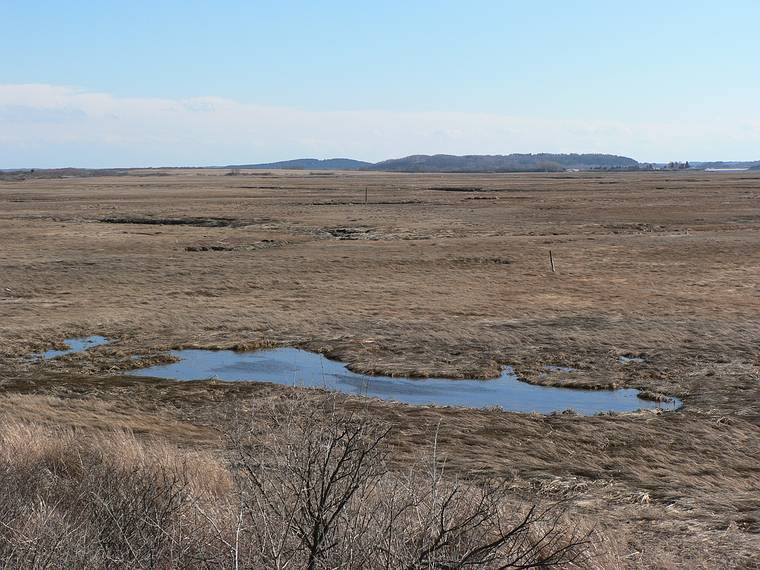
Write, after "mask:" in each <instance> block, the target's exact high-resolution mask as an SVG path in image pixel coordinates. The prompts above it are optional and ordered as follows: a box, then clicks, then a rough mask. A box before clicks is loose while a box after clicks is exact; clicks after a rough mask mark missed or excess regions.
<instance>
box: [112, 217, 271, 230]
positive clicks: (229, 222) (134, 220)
mask: <svg viewBox="0 0 760 570" xmlns="http://www.w3.org/2000/svg"><path fill="white" fill-rule="evenodd" d="M99 221H100V222H102V223H104V224H137V225H148V226H194V227H198V228H239V227H244V226H251V225H256V224H263V223H267V222H271V220H268V219H252V220H241V219H238V218H195V217H187V218H184V217H183V218H154V217H149V216H107V217H105V218H101V219H100V220H99Z"/></svg>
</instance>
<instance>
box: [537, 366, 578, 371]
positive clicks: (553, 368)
mask: <svg viewBox="0 0 760 570" xmlns="http://www.w3.org/2000/svg"><path fill="white" fill-rule="evenodd" d="M544 370H547V371H549V372H575V370H576V369H575V368H573V367H571V366H557V365H555V364H547V365H546V366H544Z"/></svg>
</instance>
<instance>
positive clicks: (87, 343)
mask: <svg viewBox="0 0 760 570" xmlns="http://www.w3.org/2000/svg"><path fill="white" fill-rule="evenodd" d="M64 342H65V343H66V344H67V345H68V347H69V348H67V349H66V350H46V351H45V352H43V353H41V354H38V355H36V356H38V357H39V358H42V359H44V360H50V359H51V358H58V357H59V356H64V355H66V354H73V353H75V352H84V351H85V350H87V349H88V348H93V347H95V346H101V345H104V344H108V339H107V338H106V337H104V336H98V335H93V336H88V337H85V338H67V339H66V340H65V341H64Z"/></svg>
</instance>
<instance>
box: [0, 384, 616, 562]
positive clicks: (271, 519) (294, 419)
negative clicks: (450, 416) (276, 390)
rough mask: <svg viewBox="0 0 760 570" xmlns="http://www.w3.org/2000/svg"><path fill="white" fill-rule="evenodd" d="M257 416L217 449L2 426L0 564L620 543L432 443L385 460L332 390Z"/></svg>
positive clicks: (314, 556) (373, 432)
mask: <svg viewBox="0 0 760 570" xmlns="http://www.w3.org/2000/svg"><path fill="white" fill-rule="evenodd" d="M264 416H265V418H266V419H264V421H263V422H262V417H264ZM252 419H253V422H252V423H249V422H246V421H241V422H240V423H236V424H235V426H234V430H233V431H232V432H231V433H230V434H228V435H229V438H228V441H229V442H230V447H229V450H228V452H227V453H224V452H216V453H212V452H209V451H202V452H197V451H195V452H188V451H181V450H179V449H178V448H176V447H175V446H172V445H168V444H167V443H165V442H162V441H146V440H144V439H142V440H138V439H137V438H136V437H135V436H134V435H133V434H132V433H131V432H126V431H124V430H116V431H112V432H99V433H98V432H96V433H92V432H90V433H87V432H83V431H82V430H74V429H72V428H68V427H58V428H51V427H40V426H37V425H32V424H29V423H26V422H20V421H15V420H12V421H4V422H0V564H1V565H2V566H3V568H25V569H27V568H28V569H34V570H37V569H43V568H74V567H77V568H82V567H86V568H113V567H117V568H282V569H285V568H309V569H312V570H317V569H333V568H335V569H337V568H345V569H356V570H359V569H369V568H376V569H378V570H380V569H385V570H389V569H391V568H408V569H410V570H415V569H417V570H422V569H423V568H427V569H439V570H444V569H449V568H459V569H464V568H472V567H477V568H484V569H487V568H504V569H507V568H515V569H517V568H537V567H541V568H547V569H548V568H560V567H572V568H584V569H588V570H595V569H599V568H605V569H609V570H612V569H615V568H618V567H619V559H618V554H617V545H616V543H615V541H613V540H611V539H610V537H609V536H607V535H605V534H604V533H603V532H601V531H600V530H599V529H598V528H593V527H591V525H589V524H588V523H587V522H586V521H583V520H579V517H578V516H577V515H576V516H574V517H570V516H569V515H568V514H567V513H566V512H565V510H564V509H563V508H562V506H561V505H560V504H548V505H536V504H533V505H531V504H527V503H525V502H522V501H521V500H520V499H519V498H518V497H515V496H514V493H513V491H512V489H511V488H510V487H509V486H508V485H507V484H506V482H505V481H503V480H499V481H495V480H492V481H478V482H469V483H464V482H462V481H461V480H459V479H456V478H451V477H449V476H448V475H447V474H446V473H445V472H444V465H445V463H444V461H443V460H442V458H440V457H439V456H437V455H436V454H435V452H434V454H433V455H432V456H431V457H429V458H428V459H427V460H425V461H424V463H421V464H420V465H418V466H414V467H412V468H411V469H408V470H405V471H404V472H403V473H397V472H394V471H392V470H390V469H389V468H388V463H387V461H386V458H387V456H388V453H389V451H390V449H389V447H388V443H387V435H388V433H389V428H388V426H384V425H383V424H381V423H379V422H377V421H376V420H373V419H371V418H370V417H368V416H367V415H357V414H351V413H348V414H347V413H344V412H339V411H338V410H337V407H336V405H335V402H333V403H332V406H331V411H330V410H326V409H325V408H324V407H321V406H314V405H313V403H312V402H310V401H309V400H308V399H304V398H298V399H295V400H293V399H290V400H286V401H285V402H284V403H283V402H277V403H276V404H274V405H273V406H270V407H269V409H268V410H267V409H265V408H263V407H259V408H258V409H257V410H256V414H255V416H254V417H253V418H252ZM262 427H265V429H263V430H262V429H261V428H262ZM434 451H435V448H434Z"/></svg>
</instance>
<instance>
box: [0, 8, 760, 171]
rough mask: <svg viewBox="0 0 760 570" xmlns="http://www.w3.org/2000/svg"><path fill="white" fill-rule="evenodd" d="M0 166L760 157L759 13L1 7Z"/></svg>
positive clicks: (719, 10) (725, 10)
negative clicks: (411, 157)
mask: <svg viewBox="0 0 760 570" xmlns="http://www.w3.org/2000/svg"><path fill="white" fill-rule="evenodd" d="M0 19H2V22H3V33H2V34H0V55H1V57H0V168H11V167H31V166H39V167H42V166H63V165H70V164H71V165H81V166H133V165H162V164H166V165H182V164H226V163H234V162H258V161H269V160H278V159H287V158H293V157H298V156H316V157H321V158H324V157H328V156H336V155H339V156H351V157H355V158H360V159H366V160H380V159H383V158H389V157H394V156H402V155H405V154H410V153H435V152H450V153H455V154H465V153H490V154H497V153H509V152H541V151H546V152H573V151H576V152H587V151H590V152H610V153H619V154H627V155H629V156H633V157H634V158H637V159H639V160H643V161H668V160H687V159H688V160H708V159H716V160H717V159H724V160H753V159H760V104H758V101H760V72H758V64H759V63H760V33H758V29H757V25H758V22H760V2H757V1H755V0H752V1H750V0H747V1H726V2H721V3H717V2H698V1H692V2H680V1H673V2H662V1H661V2H597V1H583V0H581V1H574V2H573V1H559V0H558V1H555V2H548V1H531V2H525V1H520V2H513V1H509V0H503V1H478V0H472V1H468V2H465V1H460V2H448V1H438V2H433V1H410V0H408V1H406V2H396V1H383V2H380V1H378V2H359V1H353V2H343V1H340V2H338V1H323V2H289V1H286V0H281V1H279V2H275V1H271V2H270V1H267V2H226V1H216V2H211V1H207V2H198V1H195V2H194V1H183V2H179V1H176V2H170V1H160V0H155V1H153V2H144V1H139V0H137V1H130V2H126V1H125V2H116V1H110V2H109V1H99V2H95V1H93V2H77V1H75V0H70V1H68V2H60V1H58V2H42V1H36V2H31V1H28V0H27V1H21V0H0Z"/></svg>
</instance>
